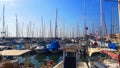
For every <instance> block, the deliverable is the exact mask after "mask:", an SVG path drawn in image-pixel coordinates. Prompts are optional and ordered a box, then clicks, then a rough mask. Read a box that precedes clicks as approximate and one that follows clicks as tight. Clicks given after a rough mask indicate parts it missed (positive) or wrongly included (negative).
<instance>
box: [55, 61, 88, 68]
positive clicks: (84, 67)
mask: <svg viewBox="0 0 120 68" xmlns="http://www.w3.org/2000/svg"><path fill="white" fill-rule="evenodd" d="M53 68H63V61H61V62H60V63H58V64H57V65H56V66H54V67H53ZM77 68H88V67H87V64H86V62H78V63H77Z"/></svg>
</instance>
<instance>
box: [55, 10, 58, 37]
mask: <svg viewBox="0 0 120 68" xmlns="http://www.w3.org/2000/svg"><path fill="white" fill-rule="evenodd" d="M57 15H58V9H56V21H55V38H57V36H58V33H57Z"/></svg>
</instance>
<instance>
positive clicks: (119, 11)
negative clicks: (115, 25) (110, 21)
mask: <svg viewBox="0 0 120 68" xmlns="http://www.w3.org/2000/svg"><path fill="white" fill-rule="evenodd" d="M118 14H119V33H120V0H118Z"/></svg>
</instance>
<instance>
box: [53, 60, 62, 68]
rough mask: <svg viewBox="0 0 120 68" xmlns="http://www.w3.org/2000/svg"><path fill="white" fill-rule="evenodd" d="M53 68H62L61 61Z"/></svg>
mask: <svg viewBox="0 0 120 68" xmlns="http://www.w3.org/2000/svg"><path fill="white" fill-rule="evenodd" d="M53 68H63V61H61V62H59V63H58V64H57V65H55V66H54V67H53Z"/></svg>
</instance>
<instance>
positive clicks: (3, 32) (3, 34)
mask: <svg viewBox="0 0 120 68" xmlns="http://www.w3.org/2000/svg"><path fill="white" fill-rule="evenodd" d="M2 36H3V37H5V5H3V30H2Z"/></svg>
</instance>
